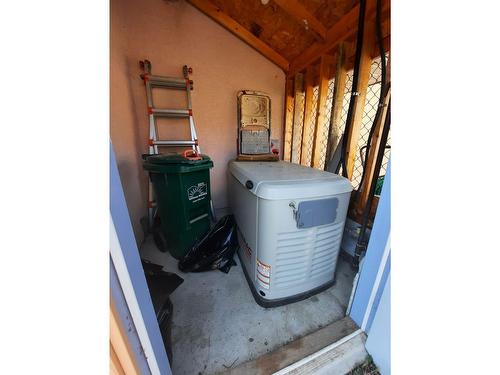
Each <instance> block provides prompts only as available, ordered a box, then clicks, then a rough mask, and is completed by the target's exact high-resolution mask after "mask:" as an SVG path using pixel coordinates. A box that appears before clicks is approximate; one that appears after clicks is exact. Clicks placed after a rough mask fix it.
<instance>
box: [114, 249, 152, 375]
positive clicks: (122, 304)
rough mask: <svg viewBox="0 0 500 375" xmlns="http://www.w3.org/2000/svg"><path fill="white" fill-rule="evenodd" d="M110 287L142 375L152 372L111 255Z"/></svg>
mask: <svg viewBox="0 0 500 375" xmlns="http://www.w3.org/2000/svg"><path fill="white" fill-rule="evenodd" d="M109 289H110V294H111V298H112V300H113V303H114V306H115V308H116V311H117V313H118V316H119V319H120V322H121V324H122V327H124V328H125V334H126V335H127V339H128V342H129V344H130V348H131V349H132V352H133V354H134V357H135V362H136V363H137V367H138V368H139V371H140V372H141V374H142V375H147V374H150V373H151V372H150V371H149V365H148V362H147V360H146V356H145V355H144V351H143V350H142V345H141V341H140V339H139V336H138V335H137V330H136V328H135V325H134V322H133V321H132V317H131V315H130V311H129V309H128V306H127V301H126V300H125V296H124V295H123V290H122V288H121V286H120V281H119V280H118V275H117V274H116V269H115V266H114V264H113V260H112V259H111V257H110V258H109Z"/></svg>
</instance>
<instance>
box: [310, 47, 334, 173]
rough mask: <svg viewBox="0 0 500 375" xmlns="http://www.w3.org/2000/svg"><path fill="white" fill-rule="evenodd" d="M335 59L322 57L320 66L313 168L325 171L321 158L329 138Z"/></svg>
mask: <svg viewBox="0 0 500 375" xmlns="http://www.w3.org/2000/svg"><path fill="white" fill-rule="evenodd" d="M332 61H333V58H332V56H330V55H323V56H321V61H320V64H319V93H318V112H317V117H316V126H315V136H314V142H313V145H314V146H313V158H312V166H313V167H314V168H318V169H323V164H322V162H323V163H324V160H323V159H324V158H322V157H321V154H322V146H323V145H324V144H325V142H326V141H327V137H328V125H329V124H328V116H327V111H328V110H329V108H328V107H327V105H326V102H327V97H328V82H329V80H330V71H331V66H332Z"/></svg>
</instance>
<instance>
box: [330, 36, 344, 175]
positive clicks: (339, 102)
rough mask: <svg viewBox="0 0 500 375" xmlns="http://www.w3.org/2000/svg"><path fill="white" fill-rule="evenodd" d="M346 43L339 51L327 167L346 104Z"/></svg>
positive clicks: (336, 143)
mask: <svg viewBox="0 0 500 375" xmlns="http://www.w3.org/2000/svg"><path fill="white" fill-rule="evenodd" d="M345 62H346V44H345V43H340V45H339V48H338V52H337V67H336V69H335V84H334V87H333V99H332V114H331V116H330V133H329V135H328V145H327V149H326V159H325V168H326V166H327V165H328V162H329V160H330V159H331V158H332V155H333V153H334V152H335V148H336V147H337V145H338V143H339V140H340V137H341V135H342V134H341V131H340V120H341V115H342V106H343V104H344V92H345V83H346V81H347V69H346V64H345Z"/></svg>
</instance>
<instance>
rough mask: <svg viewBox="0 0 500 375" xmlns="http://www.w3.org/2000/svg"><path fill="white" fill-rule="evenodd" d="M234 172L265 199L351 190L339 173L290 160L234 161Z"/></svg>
mask: <svg viewBox="0 0 500 375" xmlns="http://www.w3.org/2000/svg"><path fill="white" fill-rule="evenodd" d="M229 171H230V173H231V174H232V175H233V176H234V177H235V178H236V179H237V180H238V181H239V182H240V183H241V184H242V185H243V186H245V187H246V188H247V189H248V190H250V191H251V192H252V193H254V194H255V195H257V196H258V197H260V198H264V199H303V198H315V197H321V196H326V195H335V194H342V193H349V192H351V191H352V185H351V182H350V181H349V180H348V179H347V178H344V177H341V176H339V175H336V174H333V173H330V172H324V171H319V170H317V169H314V168H310V167H304V166H302V165H297V164H293V163H289V162H286V161H278V162H247V161H231V162H230V163H229Z"/></svg>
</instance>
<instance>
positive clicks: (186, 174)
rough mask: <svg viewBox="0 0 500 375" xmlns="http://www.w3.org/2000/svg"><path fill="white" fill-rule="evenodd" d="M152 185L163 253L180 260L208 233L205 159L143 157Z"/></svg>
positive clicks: (207, 166) (208, 163)
mask: <svg viewBox="0 0 500 375" xmlns="http://www.w3.org/2000/svg"><path fill="white" fill-rule="evenodd" d="M143 159H144V160H143V167H144V169H145V170H146V171H148V172H149V177H150V178H151V181H152V182H153V188H154V191H155V195H156V202H157V204H158V210H159V214H160V218H161V229H162V232H163V234H164V235H165V238H166V247H167V250H168V251H169V252H170V254H172V256H173V257H174V258H176V259H180V258H181V257H182V256H183V255H185V254H186V253H187V251H188V250H189V249H190V248H191V246H192V245H194V243H195V242H196V240H198V239H200V238H201V237H202V236H203V235H205V234H206V233H207V232H208V230H209V229H210V168H212V167H213V163H212V161H211V160H210V158H209V157H208V156H206V155H202V159H201V160H190V159H188V158H186V157H184V156H182V155H151V156H146V155H144V157H143Z"/></svg>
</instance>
